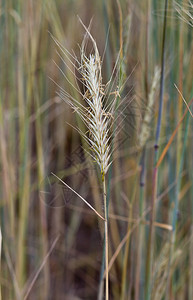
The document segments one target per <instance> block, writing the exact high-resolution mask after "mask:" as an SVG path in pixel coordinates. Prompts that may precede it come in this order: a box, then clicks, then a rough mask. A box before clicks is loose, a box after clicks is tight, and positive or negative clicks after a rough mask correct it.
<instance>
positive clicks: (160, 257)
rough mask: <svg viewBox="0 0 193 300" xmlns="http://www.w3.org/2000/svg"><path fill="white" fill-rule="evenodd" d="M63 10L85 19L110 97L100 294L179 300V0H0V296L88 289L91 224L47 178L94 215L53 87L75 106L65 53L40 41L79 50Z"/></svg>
mask: <svg viewBox="0 0 193 300" xmlns="http://www.w3.org/2000/svg"><path fill="white" fill-rule="evenodd" d="M77 16H79V17H80V19H81V20H82V22H83V23H84V24H85V25H86V26H89V24H90V22H91V20H92V22H91V27H90V31H91V34H92V36H93V37H94V39H95V40H96V43H97V46H98V48H99V52H100V55H101V57H103V56H104V59H103V67H102V75H103V83H104V84H106V83H107V82H108V80H109V79H110V77H111V75H112V73H113V69H114V68H115V69H117V70H115V72H114V73H113V78H114V80H115V81H114V82H115V84H114V85H115V86H117V87H119V90H120V96H121V99H124V103H123V106H121V107H122V108H121V109H122V110H123V118H122V120H121V122H122V123H121V124H122V130H121V131H120V133H119V135H118V136H117V138H116V139H115V140H114V148H115V151H114V153H113V163H112V166H111V168H110V170H109V172H108V176H107V191H108V193H107V197H108V200H109V231H110V233H109V235H110V237H109V244H110V245H109V255H110V268H111V269H110V271H109V276H110V299H115V300H116V299H122V300H124V299H130V300H132V299H135V300H138V299H140V300H143V299H146V300H148V299H152V300H159V299H160V300H162V299H168V300H169V299H170V300H172V299H175V300H182V299H189V300H190V299H192V295H193V185H192V181H193V172H192V170H193V138H192V132H193V121H192V116H191V114H190V113H189V112H187V107H186V103H185V102H184V101H183V99H182V95H183V97H184V100H186V102H187V103H189V102H190V101H191V100H192V97H193V85H192V82H193V81H192V74H193V39H192V30H193V29H192V26H193V23H192V16H193V3H192V1H188V0H177V1H172V0H169V1H167V0H166V1H161V0H144V1H139V0H135V1H134V0H107V1H105V0H98V1H94V0H93V1H92V0H90V1H89V0H79V1H75V0H55V1H54V0H39V1H33V0H17V1H15V0H1V1H0V22H1V31H0V41H1V42H0V66H1V72H0V175H1V180H0V192H1V199H0V201H1V202H0V226H1V235H2V240H1V247H0V248H1V260H0V270H1V271H0V272H1V274H0V299H3V300H5V299H6V300H12V299H17V300H19V299H23V300H24V299H30V300H32V299H42V300H43V299H50V300H53V299H54V300H76V299H97V297H98V293H99V286H100V282H101V274H102V272H103V263H102V262H103V248H104V246H103V237H104V228H103V227H104V226H103V222H102V221H101V220H100V219H99V218H98V217H97V216H96V215H95V214H94V213H93V212H92V211H91V210H90V209H89V208H88V207H87V206H86V205H85V204H84V203H83V202H82V201H81V200H80V199H79V198H78V197H77V196H76V195H75V194H74V193H73V192H72V191H71V190H69V189H68V188H67V187H65V186H64V185H63V184H62V183H61V182H60V181H58V180H57V179H56V178H55V177H54V176H53V175H52V174H51V172H53V173H54V174H56V175H57V176H59V177H60V178H61V179H62V180H64V181H65V182H66V183H67V184H68V185H70V186H71V187H72V188H73V189H74V190H75V191H76V192H77V193H79V194H80V195H81V196H83V197H84V198H85V199H86V200H87V201H88V202H89V203H91V204H92V205H93V206H94V207H95V208H96V209H97V211H98V212H99V213H100V214H102V215H103V214H104V207H103V200H102V199H103V198H102V184H101V180H100V172H99V170H98V167H97V166H96V165H95V163H94V162H93V161H92V159H91V158H90V157H89V156H88V154H87V153H86V152H85V151H84V148H85V147H84V146H85V145H84V141H83V140H82V138H81V137H80V136H79V134H78V132H77V131H76V130H74V128H73V127H76V126H78V127H79V128H81V129H82V130H83V131H85V128H84V124H83V123H81V120H80V119H79V118H78V117H77V115H76V113H74V112H73V111H72V110H71V108H70V107H68V105H67V104H66V103H65V102H64V101H63V100H61V99H60V98H59V97H58V95H57V90H58V86H61V87H62V88H63V89H64V90H66V91H67V92H68V93H70V94H71V95H72V96H73V97H75V98H76V99H77V100H79V101H82V99H81V98H80V94H79V93H77V91H76V90H75V89H74V88H73V86H72V85H71V84H70V83H69V82H71V83H72V84H73V85H74V84H75V77H74V76H73V74H72V73H73V72H71V71H72V70H73V68H72V65H70V61H69V58H70V55H69V56H68V57H69V58H67V57H66V56H65V55H63V53H62V51H61V49H59V48H58V46H57V44H56V43H55V41H54V38H55V39H57V40H58V41H59V42H60V43H61V45H62V46H64V48H65V49H67V51H69V53H72V54H73V56H74V55H77V57H79V52H80V47H79V45H80V44H81V42H82V39H83V37H84V34H85V29H84V28H83V26H82V25H81V23H80V21H79V19H78V17H77ZM52 36H53V37H54V38H52ZM58 52H59V53H60V55H58ZM117 57H119V61H118V65H117V64H116V61H117ZM67 66H69V68H68V67H67ZM62 72H63V73H64V74H65V76H63V74H62ZM174 84H175V85H176V87H175V86H174ZM121 99H120V101H121ZM160 103H161V104H160ZM190 109H191V111H192V108H191V107H190ZM179 122H180V123H179ZM69 124H71V125H72V126H73V127H72V126H70V125H69ZM178 124H179V126H178ZM177 126H178V130H176V131H175V129H176V127H177ZM172 135H173V138H172V140H171V139H170V138H171V136H172ZM168 142H169V144H168ZM155 145H156V147H155ZM166 145H168V146H169V147H168V148H167V152H166V155H165V156H164V157H163V159H161V161H159V164H158V165H157V167H155V166H156V163H157V161H158V159H159V158H160V157H161V154H163V150H164V149H166V148H165V147H166ZM158 146H159V148H158ZM155 173H156V175H155ZM155 178H156V180H154V179H155ZM152 199H153V200H152ZM151 220H152V222H151ZM154 221H155V222H154Z"/></svg>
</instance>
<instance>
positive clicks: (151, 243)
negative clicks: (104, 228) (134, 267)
mask: <svg viewBox="0 0 193 300" xmlns="http://www.w3.org/2000/svg"><path fill="white" fill-rule="evenodd" d="M167 11H168V0H165V6H164V23H163V37H162V54H161V77H160V92H159V111H158V120H157V128H156V137H155V164H156V162H157V158H158V147H159V139H160V132H161V125H162V111H163V95H164V75H165V51H166V28H167V27H166V26H167ZM157 176H158V170H157V168H154V172H153V190H152V201H151V209H152V211H151V215H150V230H149V237H148V252H147V261H146V290H145V299H146V300H150V299H151V278H152V265H153V246H154V228H153V227H154V226H153V220H154V216H155V201H156V195H157Z"/></svg>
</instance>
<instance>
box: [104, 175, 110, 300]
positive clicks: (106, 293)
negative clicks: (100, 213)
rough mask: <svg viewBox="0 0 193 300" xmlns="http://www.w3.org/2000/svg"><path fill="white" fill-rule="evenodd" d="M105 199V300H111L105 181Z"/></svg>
mask: <svg viewBox="0 0 193 300" xmlns="http://www.w3.org/2000/svg"><path fill="white" fill-rule="evenodd" d="M103 197H104V210H105V221H104V222H105V267H106V272H105V273H106V276H105V288H106V292H105V295H106V296H105V299H106V300H108V299H109V245H108V244H109V239H108V207H107V194H106V182H105V178H104V180H103Z"/></svg>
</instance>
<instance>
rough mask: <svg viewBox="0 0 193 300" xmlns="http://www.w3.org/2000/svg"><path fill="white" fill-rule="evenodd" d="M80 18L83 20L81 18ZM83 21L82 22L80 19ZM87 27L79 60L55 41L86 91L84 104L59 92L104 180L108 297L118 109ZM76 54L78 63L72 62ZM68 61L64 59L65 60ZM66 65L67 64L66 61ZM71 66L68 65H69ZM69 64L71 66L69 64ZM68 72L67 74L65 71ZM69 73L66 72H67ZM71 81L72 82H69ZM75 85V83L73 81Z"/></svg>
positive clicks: (107, 294)
mask: <svg viewBox="0 0 193 300" xmlns="http://www.w3.org/2000/svg"><path fill="white" fill-rule="evenodd" d="M80 22H81V21H80ZM81 23H82V22H81ZM82 25H83V27H84V28H85V30H86V34H85V36H84V39H83V42H82V45H81V48H80V60H78V59H77V58H76V57H73V56H72V55H71V54H69V52H68V51H67V50H66V49H64V48H63V47H62V46H61V44H60V43H59V42H58V41H56V40H55V39H54V40H55V42H56V44H57V45H58V46H59V48H60V50H62V53H63V54H64V55H65V56H66V57H67V58H68V59H69V61H70V63H71V64H72V65H73V66H74V68H75V69H76V70H77V72H79V74H80V75H81V79H80V78H79V77H76V80H77V81H80V82H81V84H82V85H83V88H84V92H83V93H82V92H81V91H80V89H79V88H76V87H74V88H76V91H78V92H79V94H80V95H81V97H82V98H83V101H84V104H82V103H80V102H79V101H78V100H77V99H74V98H73V97H72V96H71V95H69V94H68V93H67V92H66V91H65V90H63V89H62V88H60V91H59V96H60V97H61V98H62V99H63V100H64V101H65V102H66V103H68V104H69V105H70V106H71V107H72V108H73V110H74V111H76V112H77V113H78V115H79V116H80V118H81V119H82V121H83V122H84V124H85V126H86V127H87V132H82V131H81V130H80V129H79V128H77V131H78V132H79V133H80V134H81V135H82V137H83V138H84V140H85V141H86V142H87V144H88V146H89V150H88V151H87V150H86V151H87V152H89V154H90V155H91V157H92V158H93V159H94V161H95V162H96V163H97V164H98V166H99V168H100V171H101V179H102V182H103V201H104V213H105V216H104V227H105V228H104V230H105V262H106V265H105V267H106V277H105V278H106V279H105V282H106V288H105V295H106V297H105V298H106V300H108V299H109V278H108V208H107V201H106V183H105V177H106V174H107V171H108V169H109V166H110V164H111V154H112V147H111V140H112V126H113V117H112V115H113V113H114V109H115V105H114V104H115V99H114V101H109V103H108V104H107V105H105V104H104V99H105V98H106V99H108V100H109V95H108V94H105V93H106V91H107V90H108V88H105V86H104V85H103V84H102V72H101V59H100V55H99V51H98V48H97V45H96V42H95V40H94V39H93V37H92V35H91V34H90V31H89V30H88V29H87V28H86V27H85V26H84V24H82ZM88 40H90V41H91V43H92V46H93V51H92V53H90V54H89V55H88V56H87V55H86V45H87V42H88ZM72 58H74V60H75V63H73V62H72ZM63 62H64V60H63ZM64 63H65V62H64ZM66 66H67V65H66ZM67 67H68V66H67ZM68 68H69V67H68ZM63 75H64V76H65V74H64V73H63ZM65 77H66V76H65ZM70 84H71V83H70ZM71 85H72V84H71Z"/></svg>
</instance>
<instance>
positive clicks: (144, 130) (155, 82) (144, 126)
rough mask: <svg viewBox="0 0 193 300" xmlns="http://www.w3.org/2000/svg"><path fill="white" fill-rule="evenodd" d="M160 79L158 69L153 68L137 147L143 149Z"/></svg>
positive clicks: (148, 132) (148, 133)
mask: <svg viewBox="0 0 193 300" xmlns="http://www.w3.org/2000/svg"><path fill="white" fill-rule="evenodd" d="M159 79H160V69H159V68H158V67H156V68H155V72H154V77H153V81H152V86H151V90H150V93H149V97H148V103H147V108H146V111H145V115H144V119H143V122H142V125H141V131H140V134H139V147H140V148H143V147H144V145H145V144H146V142H147V140H148V138H149V135H150V130H151V129H150V122H151V119H152V111H153V105H154V102H155V94H156V91H157V87H158V82H159Z"/></svg>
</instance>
